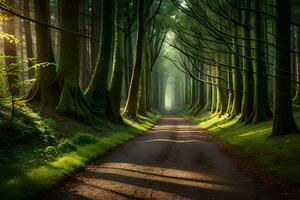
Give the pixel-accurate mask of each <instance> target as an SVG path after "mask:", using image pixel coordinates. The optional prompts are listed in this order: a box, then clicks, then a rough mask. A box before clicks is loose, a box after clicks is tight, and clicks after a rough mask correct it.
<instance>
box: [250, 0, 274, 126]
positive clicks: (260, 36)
mask: <svg viewBox="0 0 300 200" xmlns="http://www.w3.org/2000/svg"><path fill="white" fill-rule="evenodd" d="M255 9H256V10H261V0H255ZM255 34H256V59H257V61H256V62H255V65H254V69H255V73H254V77H255V78H254V106H253V113H252V119H251V120H252V123H254V124H257V123H259V122H262V121H266V120H268V119H269V118H270V117H271V115H272V112H271V109H270V105H269V100H268V95H266V91H268V74H267V58H266V54H265V52H266V49H265V44H263V43H262V42H261V41H264V40H265V35H264V31H263V23H262V19H261V13H259V12H256V13H255Z"/></svg>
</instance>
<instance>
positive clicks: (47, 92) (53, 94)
mask: <svg viewBox="0 0 300 200" xmlns="http://www.w3.org/2000/svg"><path fill="white" fill-rule="evenodd" d="M34 9H35V12H34V15H35V19H36V20H38V21H41V22H43V23H45V24H49V23H50V1H49V0H45V1H40V0H35V1H34ZM35 31H36V63H37V64H38V67H37V68H36V72H35V74H36V75H35V78H36V81H35V83H34V85H33V87H32V89H31V91H30V92H29V94H28V97H27V99H28V100H29V101H30V102H34V103H39V104H40V107H41V110H44V109H54V108H55V107H56V106H57V104H58V99H59V91H60V89H59V86H58V84H57V82H56V65H55V61H54V56H53V51H52V44H51V31H50V29H49V28H48V27H47V26H46V25H43V24H36V25H35Z"/></svg>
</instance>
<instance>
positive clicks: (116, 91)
mask: <svg viewBox="0 0 300 200" xmlns="http://www.w3.org/2000/svg"><path fill="white" fill-rule="evenodd" d="M115 5H116V20H115V45H114V46H115V47H114V48H115V51H114V62H113V71H112V81H111V85H110V102H111V106H110V107H111V110H110V111H108V112H109V113H108V116H109V118H110V120H112V121H113V122H119V123H120V122H123V120H122V117H121V115H120V106H121V94H122V84H123V68H124V62H123V60H124V59H123V56H124V52H123V47H124V45H123V43H124V36H123V32H122V30H121V29H120V27H119V24H123V10H124V9H123V8H124V7H123V5H124V1H123V0H115Z"/></svg>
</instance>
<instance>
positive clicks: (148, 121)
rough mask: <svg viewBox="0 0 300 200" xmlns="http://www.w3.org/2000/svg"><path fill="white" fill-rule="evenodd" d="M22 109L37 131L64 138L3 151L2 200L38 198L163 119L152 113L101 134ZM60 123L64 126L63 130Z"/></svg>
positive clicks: (64, 120)
mask: <svg viewBox="0 0 300 200" xmlns="http://www.w3.org/2000/svg"><path fill="white" fill-rule="evenodd" d="M23 109H24V110H23V114H24V115H25V116H26V118H28V120H31V121H32V123H33V124H34V126H35V128H36V131H38V132H51V134H54V135H57V134H60V135H62V136H64V137H62V138H60V139H56V142H55V143H53V144H51V143H49V144H48V145H50V146H48V147H47V146H44V145H42V146H41V145H37V146H34V145H33V146H30V145H29V146H28V147H26V149H25V148H20V149H14V147H11V148H10V151H5V152H6V153H5V155H3V152H1V150H0V193H1V198H0V199H3V200H5V199H9V200H11V199H12V200H14V199H18V200H19V199H33V198H36V197H37V195H38V194H41V193H42V192H44V191H45V190H47V189H49V188H51V187H53V186H55V185H57V184H58V183H59V182H61V181H62V180H64V179H65V178H66V177H69V176H71V175H72V174H74V173H75V172H76V171H77V170H79V169H81V168H83V167H84V166H85V165H86V163H88V162H90V161H92V160H94V159H96V158H98V157H99V156H101V155H102V154H104V153H106V152H107V151H109V150H110V149H112V148H114V147H117V146H118V145H120V144H122V143H124V142H126V141H128V140H130V139H132V138H134V137H136V136H137V135H139V134H141V133H143V132H145V131H146V130H147V129H149V128H151V127H152V126H153V125H154V124H155V123H156V122H157V121H158V120H159V118H160V116H159V115H156V114H151V113H149V114H148V115H147V117H143V116H138V121H130V120H125V122H126V124H127V125H114V129H113V130H105V129H103V130H102V132H101V129H100V128H93V127H88V126H87V125H84V124H81V123H78V122H76V121H73V120H68V119H67V118H59V117H58V118H56V116H55V117H49V118H46V117H41V116H40V115H39V114H36V113H34V111H33V110H31V109H30V108H28V107H24V108H23ZM17 120H19V119H17ZM60 120H63V121H62V122H60ZM20 123H21V122H20ZM61 123H63V124H64V125H65V127H63V128H62V127H61ZM16 125H18V124H16ZM20 125H22V124H20ZM59 127H60V128H59ZM57 128H59V129H57ZM52 132H55V133H52ZM16 148H17V146H16ZM1 153H2V154H1ZM1 156H2V157H1ZM1 161H2V162H3V163H1Z"/></svg>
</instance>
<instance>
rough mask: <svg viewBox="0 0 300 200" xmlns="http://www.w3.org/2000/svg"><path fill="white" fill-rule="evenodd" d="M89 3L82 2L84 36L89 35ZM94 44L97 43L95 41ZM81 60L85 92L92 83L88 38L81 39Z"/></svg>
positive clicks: (81, 83) (81, 86)
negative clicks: (90, 82)
mask: <svg viewBox="0 0 300 200" xmlns="http://www.w3.org/2000/svg"><path fill="white" fill-rule="evenodd" d="M88 3H89V2H88V1H80V4H81V5H80V10H81V13H82V14H81V15H80V32H81V34H83V35H89V27H88V26H89V24H88V20H87V19H88V16H87V15H88V12H89V4H88ZM93 43H97V42H95V41H93ZM80 53H81V60H80V66H81V67H80V88H81V89H82V90H85V89H86V88H87V86H88V84H89V81H90V74H91V70H90V60H91V59H90V52H89V40H88V39H86V38H81V52H80Z"/></svg>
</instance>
